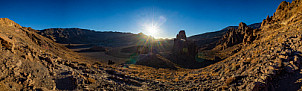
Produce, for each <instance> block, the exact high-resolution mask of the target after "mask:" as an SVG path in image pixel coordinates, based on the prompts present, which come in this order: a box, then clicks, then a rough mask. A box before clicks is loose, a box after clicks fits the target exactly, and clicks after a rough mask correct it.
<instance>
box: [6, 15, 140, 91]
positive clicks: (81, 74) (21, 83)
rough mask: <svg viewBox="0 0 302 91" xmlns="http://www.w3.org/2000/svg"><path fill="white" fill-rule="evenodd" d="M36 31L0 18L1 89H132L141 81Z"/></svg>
mask: <svg viewBox="0 0 302 91" xmlns="http://www.w3.org/2000/svg"><path fill="white" fill-rule="evenodd" d="M36 32H37V31H36V30H33V29H31V28H26V27H22V26H20V25H18V24H17V23H15V22H13V21H11V20H9V19H7V18H0V54H1V55H0V66H1V68H0V74H1V75H0V90H1V91H11V90H135V89H138V87H140V86H141V85H142V82H144V81H143V80H140V79H139V78H133V77H129V76H125V75H122V74H116V73H114V71H110V69H112V68H110V67H108V66H104V65H103V64H102V63H99V62H91V61H88V60H89V59H87V58H85V57H81V56H79V55H78V54H77V53H74V52H72V51H70V50H68V49H67V48H65V47H63V46H60V45H59V44H57V43H55V42H53V41H52V40H50V39H48V38H45V37H43V36H41V35H39V34H37V33H36ZM106 69H107V70H106ZM121 77H124V78H127V80H124V79H120V78H121ZM138 82H140V83H138ZM120 83H126V84H127V85H125V84H120Z"/></svg>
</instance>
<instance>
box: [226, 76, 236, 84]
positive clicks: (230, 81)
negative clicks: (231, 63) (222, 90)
mask: <svg viewBox="0 0 302 91" xmlns="http://www.w3.org/2000/svg"><path fill="white" fill-rule="evenodd" d="M235 80H236V78H235V77H230V78H228V79H226V81H225V85H230V84H231V83H232V82H234V81H235Z"/></svg>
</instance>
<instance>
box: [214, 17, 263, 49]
mask: <svg viewBox="0 0 302 91" xmlns="http://www.w3.org/2000/svg"><path fill="white" fill-rule="evenodd" d="M258 30H259V29H253V28H250V27H248V26H247V25H246V24H245V23H243V22H241V23H240V24H239V27H238V29H234V28H232V29H229V31H228V32H227V33H226V34H225V35H224V36H223V37H222V39H220V41H219V42H218V44H217V45H218V47H219V48H220V49H225V48H228V47H231V46H233V45H236V44H240V43H244V44H250V43H252V42H253V41H254V40H255V39H256V38H257V35H256V32H257V31H258Z"/></svg>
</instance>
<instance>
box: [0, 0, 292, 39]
mask: <svg viewBox="0 0 302 91" xmlns="http://www.w3.org/2000/svg"><path fill="white" fill-rule="evenodd" d="M282 1H283V0H0V3H1V5H0V17H1V18H9V19H11V20H13V21H15V22H17V23H19V24H20V25H21V26H25V27H32V28H34V29H38V30H39V29H46V28H84V29H92V30H97V31H120V32H132V33H139V32H143V33H145V34H149V32H148V29H147V28H148V27H150V26H152V24H153V25H154V26H156V27H157V28H156V30H157V32H156V33H155V34H154V36H155V37H157V38H173V37H175V36H176V34H177V33H178V31H179V30H182V29H183V30H186V33H187V36H191V35H196V34H201V33H205V32H212V31H217V30H220V29H223V28H224V27H227V26H235V25H236V26H237V25H238V24H239V23H240V22H245V23H247V24H252V23H258V22H261V21H262V20H263V19H264V18H266V16H267V15H273V13H274V12H275V10H276V8H277V7H278V5H279V4H280V3H281V2H282ZM286 1H290V2H291V0H286ZM146 27H147V28H146Z"/></svg>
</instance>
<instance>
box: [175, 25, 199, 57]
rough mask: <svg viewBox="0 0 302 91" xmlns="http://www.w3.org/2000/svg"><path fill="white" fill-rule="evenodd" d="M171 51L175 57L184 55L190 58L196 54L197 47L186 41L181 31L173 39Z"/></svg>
mask: <svg viewBox="0 0 302 91" xmlns="http://www.w3.org/2000/svg"><path fill="white" fill-rule="evenodd" d="M172 51H173V54H175V55H185V56H188V57H189V58H192V57H195V55H196V54H197V46H196V45H195V43H194V41H190V40H187V37H186V33H185V31H184V30H181V31H179V33H178V34H177V35H176V38H175V39H174V44H173V49H172Z"/></svg>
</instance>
